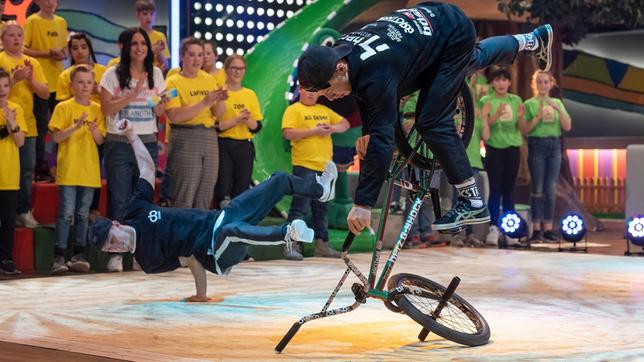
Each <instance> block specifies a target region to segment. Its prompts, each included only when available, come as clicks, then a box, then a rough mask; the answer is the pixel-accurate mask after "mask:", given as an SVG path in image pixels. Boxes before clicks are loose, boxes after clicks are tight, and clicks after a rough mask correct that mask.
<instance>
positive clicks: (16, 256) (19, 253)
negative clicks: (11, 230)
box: [13, 228, 34, 272]
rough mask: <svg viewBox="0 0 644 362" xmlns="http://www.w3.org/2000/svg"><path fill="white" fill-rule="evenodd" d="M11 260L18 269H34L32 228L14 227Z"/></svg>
mask: <svg viewBox="0 0 644 362" xmlns="http://www.w3.org/2000/svg"><path fill="white" fill-rule="evenodd" d="M13 261H14V262H15V263H16V268H17V269H18V270H20V271H23V272H24V271H33V270H34V231H33V230H32V229H27V228H16V232H15V241H14V243H13Z"/></svg>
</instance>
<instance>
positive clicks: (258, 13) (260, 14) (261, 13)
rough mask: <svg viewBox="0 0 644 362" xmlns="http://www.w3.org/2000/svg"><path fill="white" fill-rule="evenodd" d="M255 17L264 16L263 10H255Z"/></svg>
mask: <svg viewBox="0 0 644 362" xmlns="http://www.w3.org/2000/svg"><path fill="white" fill-rule="evenodd" d="M257 15H259V16H263V15H264V8H259V9H257Z"/></svg>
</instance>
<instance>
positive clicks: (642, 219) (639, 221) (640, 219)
mask: <svg viewBox="0 0 644 362" xmlns="http://www.w3.org/2000/svg"><path fill="white" fill-rule="evenodd" d="M626 238H627V239H628V240H630V241H631V242H632V243H633V244H636V245H640V246H644V215H633V216H631V217H630V218H629V219H628V220H626Z"/></svg>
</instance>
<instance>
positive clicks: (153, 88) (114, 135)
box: [101, 28, 166, 271]
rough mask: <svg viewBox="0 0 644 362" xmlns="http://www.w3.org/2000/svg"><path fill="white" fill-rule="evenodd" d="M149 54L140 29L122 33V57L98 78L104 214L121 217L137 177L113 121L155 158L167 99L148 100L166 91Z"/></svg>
mask: <svg viewBox="0 0 644 362" xmlns="http://www.w3.org/2000/svg"><path fill="white" fill-rule="evenodd" d="M153 61H154V54H153V53H152V45H151V44H150V38H149V37H148V34H147V33H146V32H145V30H143V29H141V28H131V29H127V30H126V31H125V34H124V37H123V48H122V49H121V61H120V63H119V64H118V65H117V66H116V67H111V68H109V69H108V70H107V71H106V72H105V75H104V76H103V79H101V108H102V110H103V113H104V114H105V116H106V124H107V136H106V137H105V146H104V147H105V150H104V151H105V160H104V163H105V170H106V173H107V216H108V217H109V218H111V219H117V220H119V219H121V218H122V217H123V213H124V211H125V207H126V206H127V203H128V201H129V200H130V197H131V196H132V193H133V192H134V190H135V186H136V183H137V181H138V178H139V171H138V168H137V164H136V158H135V157H134V153H133V152H132V147H130V145H129V144H128V140H127V138H125V137H124V136H123V135H121V134H120V133H119V132H117V129H116V122H117V121H118V120H120V119H123V118H127V119H128V120H130V121H131V122H132V124H133V126H134V132H135V133H136V134H137V135H138V136H139V138H141V140H142V141H143V143H144V144H145V146H146V147H147V149H148V151H149V152H150V154H151V155H152V159H153V160H154V162H155V163H156V162H157V147H158V146H157V134H156V133H157V118H156V117H157V116H160V115H162V114H163V113H164V112H165V104H166V102H165V101H164V102H161V103H159V104H158V105H156V106H155V107H151V106H150V105H148V102H147V100H148V98H150V97H152V96H157V95H160V94H161V93H162V92H163V91H164V90H165V81H164V79H163V73H162V72H161V69H159V68H156V67H154V66H153V65H152V62H153ZM122 270H123V263H122V258H121V256H120V255H118V256H115V257H112V259H110V262H109V263H108V271H122Z"/></svg>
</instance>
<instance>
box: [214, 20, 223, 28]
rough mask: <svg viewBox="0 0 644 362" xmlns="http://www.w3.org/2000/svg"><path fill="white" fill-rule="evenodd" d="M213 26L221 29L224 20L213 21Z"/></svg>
mask: <svg viewBox="0 0 644 362" xmlns="http://www.w3.org/2000/svg"><path fill="white" fill-rule="evenodd" d="M215 25H217V26H218V27H221V26H222V25H224V19H221V18H218V19H217V20H215Z"/></svg>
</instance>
